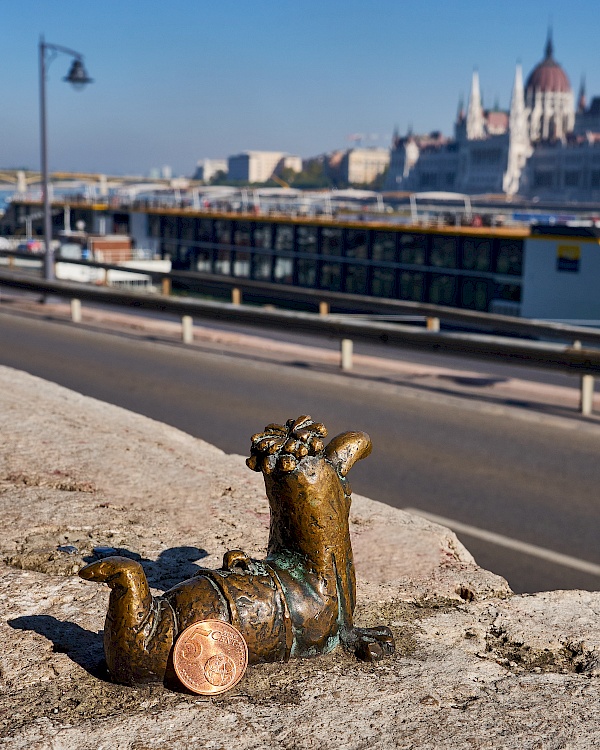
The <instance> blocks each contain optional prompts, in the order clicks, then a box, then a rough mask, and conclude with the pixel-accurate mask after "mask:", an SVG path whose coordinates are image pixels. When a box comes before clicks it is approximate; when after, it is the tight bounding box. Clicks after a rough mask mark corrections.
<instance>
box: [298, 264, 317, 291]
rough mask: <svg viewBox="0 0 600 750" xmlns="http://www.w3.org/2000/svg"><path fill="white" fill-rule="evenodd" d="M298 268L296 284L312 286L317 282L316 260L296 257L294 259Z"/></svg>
mask: <svg viewBox="0 0 600 750" xmlns="http://www.w3.org/2000/svg"><path fill="white" fill-rule="evenodd" d="M296 268H297V270H298V284H299V285H300V286H310V287H314V286H316V283H317V261H315V260H310V259H305V258H298V260H297V261H296Z"/></svg>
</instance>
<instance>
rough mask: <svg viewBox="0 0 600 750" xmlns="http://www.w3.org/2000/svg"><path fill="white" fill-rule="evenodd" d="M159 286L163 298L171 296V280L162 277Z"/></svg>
mask: <svg viewBox="0 0 600 750" xmlns="http://www.w3.org/2000/svg"><path fill="white" fill-rule="evenodd" d="M160 286H161V291H162V293H163V294H164V295H165V297H168V296H169V295H170V294H171V279H169V278H168V277H167V276H164V277H163V279H162V282H161V285H160Z"/></svg>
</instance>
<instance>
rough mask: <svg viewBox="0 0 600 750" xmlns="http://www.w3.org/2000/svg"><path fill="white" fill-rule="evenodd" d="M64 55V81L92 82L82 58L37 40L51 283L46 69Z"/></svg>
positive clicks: (46, 259)
mask: <svg viewBox="0 0 600 750" xmlns="http://www.w3.org/2000/svg"><path fill="white" fill-rule="evenodd" d="M61 52H62V53H63V54H65V55H69V56H70V57H72V58H73V63H72V65H71V69H70V70H69V73H68V75H66V76H65V77H64V78H63V81H67V82H68V83H70V84H72V85H73V88H75V89H77V90H81V89H82V88H84V87H85V85H86V84H87V83H92V79H91V78H90V77H89V76H88V74H87V71H86V69H85V66H84V64H83V56H82V55H80V54H79V52H75V51H74V50H72V49H68V48H67V47H61V46H60V45H58V44H48V43H47V42H45V41H44V37H41V39H40V138H41V148H40V153H41V161H42V191H43V196H44V245H45V254H44V278H45V279H47V280H48V281H52V279H53V278H54V252H53V250H52V217H51V213H50V184H49V183H50V181H49V177H48V144H47V138H46V70H47V69H48V67H49V66H50V63H51V62H52V61H53V60H54V58H55V57H56V56H57V55H58V54H60V53H61Z"/></svg>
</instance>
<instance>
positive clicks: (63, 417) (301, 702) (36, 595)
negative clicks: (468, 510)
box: [0, 368, 600, 750]
mask: <svg viewBox="0 0 600 750" xmlns="http://www.w3.org/2000/svg"><path fill="white" fill-rule="evenodd" d="M0 415H1V420H0V444H1V451H0V569H1V573H2V577H1V579H0V638H1V642H2V644H3V648H2V650H1V653H0V737H1V738H2V739H0V747H1V748H11V749H12V748H15V749H17V748H19V749H21V748H23V749H25V748H27V749H28V750H29V749H30V748H44V749H46V748H48V749H50V748H52V749H53V750H54V749H55V750H58V749H62V748H73V749H75V750H79V749H81V750H83V749H88V748H89V749H90V750H91V749H92V748H111V749H112V748H115V749H117V750H121V748H122V749H123V750H145V749H150V748H188V747H190V748H191V747H204V748H215V750H216V749H217V748H240V749H241V750H244V749H245V748H282V749H285V750H296V749H304V748H307V749H308V748H329V747H331V748H334V747H335V748H357V749H358V748H415V747H416V748H445V747H452V748H515V749H516V748H519V749H521V748H592V747H597V746H598V745H600V730H599V729H597V727H598V723H599V720H600V701H599V698H600V694H599V687H598V674H599V673H600V594H598V593H589V592H581V591H572V592H549V593H544V594H538V595H535V596H513V595H512V593H511V592H510V589H509V588H508V585H507V584H506V582H505V581H504V580H503V579H502V578H500V577H499V576H496V575H494V574H492V573H489V572H487V571H484V570H482V569H481V568H479V567H478V566H477V565H476V563H475V561H474V560H473V558H472V557H471V555H470V554H469V553H468V551H467V550H466V549H465V548H464V547H463V546H462V545H461V544H460V542H459V541H458V540H457V539H456V537H455V535H454V534H453V533H452V532H451V531H449V530H447V529H444V528H442V527H440V526H436V525H435V524H432V523H430V522H428V521H425V520H423V519H421V518H418V517H416V516H411V515H409V514H407V513H403V512H401V511H397V510H393V509H391V508H389V507H387V506H384V505H382V504H380V503H375V502H373V501H371V500H367V499H365V498H361V497H355V499H354V504H353V510H352V518H351V522H352V534H353V544H354V552H355V559H356V565H357V571H358V579H359V581H358V583H359V606H358V610H357V620H358V622H359V624H362V625H376V624H389V625H390V626H391V627H392V629H393V631H394V633H395V636H396V639H397V644H398V649H397V652H396V654H395V655H394V656H393V657H391V658H388V659H386V660H385V661H383V662H380V663H379V664H376V665H365V664H362V663H358V662H356V661H355V660H354V659H353V658H351V657H349V656H348V655H346V654H344V653H335V654H332V655H329V656H327V657H321V658H317V659H313V660H305V661H298V660H297V661H292V662H289V663H288V664H272V665H263V666H259V667H253V668H251V669H249V670H248V673H247V675H246V677H245V678H244V679H243V680H242V682H241V683H240V684H239V685H238V686H237V687H236V688H235V689H234V690H233V691H230V692H229V693H225V694H224V695H222V696H220V697H218V698H213V699H206V698H203V697H198V696H191V695H187V694H185V693H177V692H170V691H167V690H166V689H165V688H163V687H162V686H160V685H154V686H149V687H143V688H128V687H122V686H118V685H114V684H112V683H111V682H110V681H109V679H108V676H107V674H106V671H105V667H104V666H103V661H102V643H101V634H100V633H101V630H102V627H103V622H104V617H105V614H106V603H107V599H108V590H107V589H106V588H105V587H102V586H98V585H95V584H91V583H86V582H84V581H82V580H81V579H79V578H78V577H77V576H76V575H75V573H76V571H77V570H78V569H79V568H80V567H81V566H82V565H83V564H84V562H86V561H88V560H91V559H93V556H94V554H95V553H94V548H98V547H110V548H113V549H116V550H118V551H119V553H120V554H127V555H131V556H135V557H136V558H138V559H140V560H141V561H142V563H143V564H144V566H145V568H146V571H147V574H148V577H149V579H150V581H151V583H152V586H153V587H154V590H155V591H156V592H159V591H162V590H165V589H166V588H169V587H170V586H171V585H173V584H174V583H176V582H178V581H180V580H182V579H183V578H186V577H188V576H190V575H192V574H193V573H194V572H195V571H196V570H197V568H198V566H199V565H200V566H203V567H218V566H219V565H220V563H221V558H222V555H223V553H224V552H225V551H226V550H227V549H233V548H236V547H241V548H243V549H245V550H246V551H247V552H248V553H250V554H252V555H257V556H262V554H263V553H264V547H265V544H266V540H267V533H268V518H269V516H268V509H267V504H266V498H265V495H264V488H263V484H262V478H261V477H260V476H259V475H257V474H255V473H253V472H251V471H248V469H247V468H246V467H245V466H244V462H243V458H242V457H239V456H227V455H225V454H224V453H222V452H221V451H220V450H218V449H216V448H214V447H213V446H211V445H208V444H207V443H204V442H202V441H200V440H197V439H195V438H192V437H190V436H188V435H185V434H184V433H181V432H179V431H178V430H176V429H173V428H171V427H168V426H165V425H163V424H159V423H157V422H153V421H152V420H149V419H147V418H145V417H141V416H139V415H136V414H132V413H130V412H127V411H124V410H122V409H119V408H117V407H113V406H110V405H107V404H104V403H101V402H99V401H95V400H93V399H89V398H86V397H83V396H81V395H79V394H76V393H73V392H71V391H68V390H66V389H64V388H61V387H59V386H56V385H54V384H51V383H47V382H45V381H43V380H40V379H37V378H34V377H31V376H29V375H26V374H24V373H21V372H17V371H14V370H10V369H8V368H0ZM289 416H297V415H289ZM313 416H315V417H318V415H313ZM267 421H268V420H267ZM262 427H263V425H257V430H258V429H260V428H262ZM356 427H357V428H358V429H359V428H360V425H356ZM248 437H250V436H248Z"/></svg>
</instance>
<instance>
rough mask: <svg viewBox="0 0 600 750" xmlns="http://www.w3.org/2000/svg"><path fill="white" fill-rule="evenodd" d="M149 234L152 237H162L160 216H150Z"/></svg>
mask: <svg viewBox="0 0 600 750" xmlns="http://www.w3.org/2000/svg"><path fill="white" fill-rule="evenodd" d="M148 234H149V235H150V237H160V216H157V215H156V214H150V215H149V216H148Z"/></svg>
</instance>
